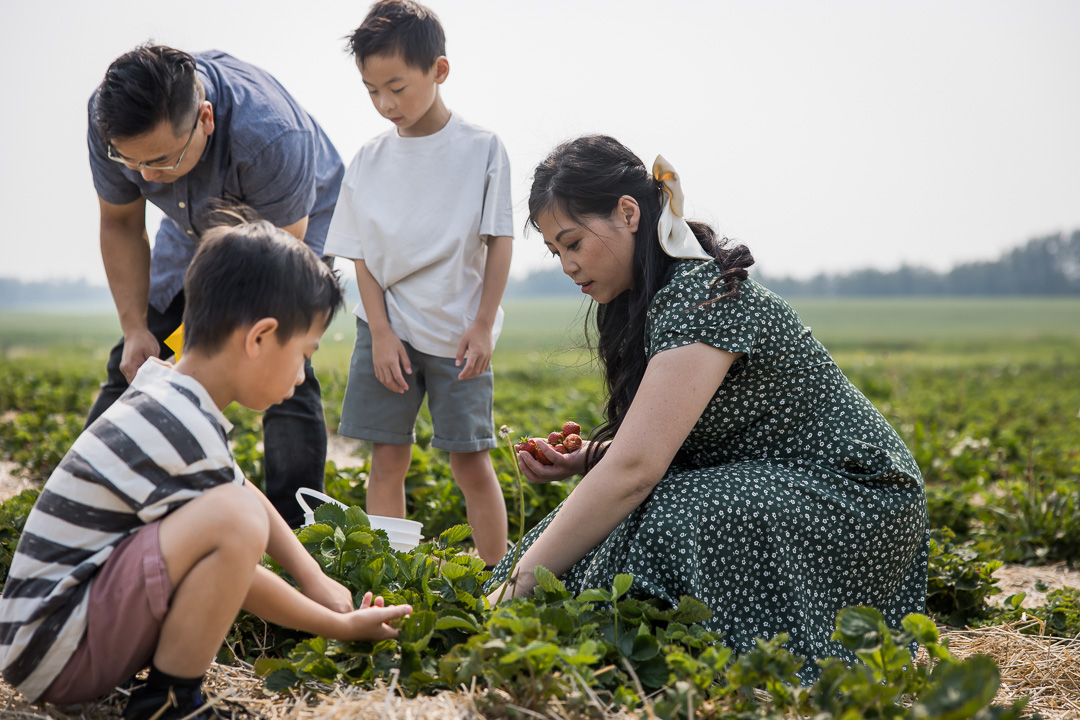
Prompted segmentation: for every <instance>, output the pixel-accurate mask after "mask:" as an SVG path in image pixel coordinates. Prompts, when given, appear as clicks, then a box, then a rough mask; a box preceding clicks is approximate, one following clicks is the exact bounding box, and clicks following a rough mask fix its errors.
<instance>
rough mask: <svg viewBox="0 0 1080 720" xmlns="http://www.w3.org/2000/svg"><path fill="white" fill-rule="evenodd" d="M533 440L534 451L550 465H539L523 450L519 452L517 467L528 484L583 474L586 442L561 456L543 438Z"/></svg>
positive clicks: (587, 444)
mask: <svg viewBox="0 0 1080 720" xmlns="http://www.w3.org/2000/svg"><path fill="white" fill-rule="evenodd" d="M533 440H534V441H535V442H536V451H537V452H541V453H544V457H546V458H547V459H548V460H550V461H551V464H550V465H544V464H542V463H540V462H539V461H538V460H537V459H536V458H534V457H533V456H532V455H530V454H529V453H527V452H525V451H524V450H522V451H521V452H519V453H518V454H517V456H518V467H519V468H521V472H522V474H523V475H525V477H526V478H527V479H528V480H529V482H531V483H549V482H554V481H556V480H565V479H566V478H568V477H573V476H574V475H582V474H584V473H585V450H586V449H587V448H588V447H589V443H588V442H584V443H582V445H581V447H580V448H579V449H578V450H575V451H574V452H572V453H567V454H565V455H563V454H562V453H559V452H556V451H555V448H553V447H551V445H549V444H548V443H547V442H546V441H545V440H544V439H543V438H533Z"/></svg>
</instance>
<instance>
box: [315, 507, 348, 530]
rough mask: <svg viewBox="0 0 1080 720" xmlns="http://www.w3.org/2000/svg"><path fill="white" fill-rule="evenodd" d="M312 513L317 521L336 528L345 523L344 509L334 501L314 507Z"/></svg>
mask: <svg viewBox="0 0 1080 720" xmlns="http://www.w3.org/2000/svg"><path fill="white" fill-rule="evenodd" d="M314 515H315V522H317V523H322V524H324V525H330V526H331V527H337V528H339V527H342V526H343V525H345V511H344V510H342V509H341V508H340V507H339V506H337V505H335V504H334V503H324V504H322V505H320V506H319V507H317V508H315V512H314Z"/></svg>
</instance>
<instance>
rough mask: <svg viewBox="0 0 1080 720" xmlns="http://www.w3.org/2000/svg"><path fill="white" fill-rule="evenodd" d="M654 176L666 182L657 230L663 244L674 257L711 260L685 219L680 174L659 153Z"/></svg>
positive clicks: (653, 167) (653, 169)
mask: <svg viewBox="0 0 1080 720" xmlns="http://www.w3.org/2000/svg"><path fill="white" fill-rule="evenodd" d="M652 171H653V177H654V178H656V180H657V182H660V183H663V188H664V193H665V194H666V195H667V200H666V201H665V202H664V208H663V210H661V212H660V222H658V223H657V225H656V229H657V231H658V232H659V234H660V247H662V248H663V249H664V252H666V253H667V254H668V255H670V256H671V257H674V258H686V259H687V260H712V259H713V258H712V256H711V255H709V253H707V252H705V250H703V249H702V247H701V245H700V244H699V243H698V241H697V237H696V236H695V235H694V231H693V230H691V229H690V226H689V225H687V223H686V220H684V219H683V216H682V214H683V200H684V197H683V191H682V186H681V185H680V184H679V174H678V173H677V172H675V168H674V167H672V165H671V163H669V162H668V161H667V160H665V159H664V156H663V155H657V156H656V162H654V163H653V166H652Z"/></svg>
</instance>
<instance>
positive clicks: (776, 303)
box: [491, 136, 928, 681]
mask: <svg viewBox="0 0 1080 720" xmlns="http://www.w3.org/2000/svg"><path fill="white" fill-rule="evenodd" d="M681 215H682V192H681V189H680V187H679V182H678V176H677V175H676V174H675V172H674V170H673V168H671V167H670V165H668V164H667V163H666V162H665V161H664V160H663V158H657V163H656V165H655V166H654V172H653V173H650V172H649V171H648V170H646V168H645V166H644V165H643V164H642V162H641V160H639V159H638V158H637V157H636V156H635V155H634V154H633V153H631V152H630V151H629V150H628V149H627V148H625V147H623V146H622V145H621V144H619V143H618V142H617V141H615V140H614V139H612V138H609V137H605V136H588V137H582V138H579V139H577V140H574V141H572V142H569V143H566V144H564V145H561V146H559V147H558V148H556V149H555V150H554V151H553V152H552V153H551V155H550V156H549V157H548V158H547V159H546V160H545V161H544V162H543V163H541V164H540V166H539V167H538V168H537V170H536V173H535V176H534V179H533V186H532V192H531V195H530V198H529V222H530V224H531V225H532V226H533V227H534V228H536V229H538V230H539V231H540V232H541V233H542V234H543V237H544V243H545V244H546V245H547V247H548V248H549V249H550V250H551V252H553V253H554V254H556V255H558V256H559V258H560V261H561V263H562V267H563V272H565V273H566V274H567V275H569V276H570V278H571V279H572V280H573V281H574V282H575V283H576V284H577V285H578V286H580V287H581V291H582V292H584V293H586V294H588V295H590V296H591V297H592V298H593V299H594V300H595V301H596V302H597V303H599V305H598V309H597V311H596V330H597V335H598V338H597V351H598V354H599V358H600V362H601V365H602V367H603V369H604V371H605V381H606V386H607V390H608V393H609V399H608V402H607V407H606V411H605V422H604V423H603V424H602V425H601V426H600V427H598V428H597V429H596V431H595V432H594V433H593V436H592V437H593V439H592V442H590V443H587V444H586V445H585V447H583V448H582V449H581V450H580V451H578V452H575V453H573V454H571V455H566V456H563V455H559V454H558V453H555V452H554V451H553V450H551V449H550V448H549V447H546V446H544V445H543V444H541V446H542V451H543V452H544V453H545V455H547V457H548V458H549V459H550V460H551V461H552V462H553V464H552V465H551V466H544V465H541V464H540V463H539V462H537V461H536V460H535V459H533V458H532V457H530V456H529V455H528V454H527V453H524V452H523V453H520V454H519V456H518V461H519V464H520V466H521V468H522V470H523V472H524V473H525V474H526V476H527V477H528V478H529V479H530V480H531V481H533V482H548V481H551V480H556V479H562V478H565V477H569V476H571V475H573V474H577V473H583V474H584V477H583V479H582V480H581V482H580V483H579V484H578V486H577V487H576V488H575V490H574V491H573V492H572V493H571V495H570V497H569V498H567V500H566V501H565V502H564V503H563V504H562V505H561V506H560V507H559V508H557V509H556V510H555V511H553V512H552V513H551V515H549V516H548V517H547V518H546V519H544V520H543V521H542V522H541V523H540V524H539V525H537V526H536V527H535V528H533V530H532V531H530V532H529V533H528V534H527V535H526V536H525V538H524V539H523V540H522V551H523V552H522V554H521V559H520V561H519V563H518V566H517V570H516V571H515V576H516V578H515V579H513V581H512V584H511V588H510V589H508V591H507V593H506V596H508V597H509V596H511V595H529V594H531V592H532V588H533V586H534V585H535V582H536V581H535V577H534V574H533V573H534V570H535V568H536V567H537V566H543V567H545V568H547V569H549V570H551V571H552V572H554V573H555V574H556V575H557V576H560V577H561V578H562V580H563V582H564V583H565V584H566V585H567V587H568V588H569V589H570V590H571V591H574V592H577V591H580V590H582V589H585V588H588V587H609V586H610V585H611V581H612V578H613V576H614V575H615V574H617V573H631V574H633V576H634V585H633V590H632V592H636V593H637V594H639V595H644V596H655V597H659V598H662V599H663V600H666V601H667V602H670V603H677V602H678V600H679V597H680V596H681V595H692V596H694V597H697V598H699V599H700V600H702V601H704V602H705V603H706V604H708V605H709V607H710V608H712V611H713V617H712V618H711V619H710V620H709V621H707V622H706V623H704V624H705V625H706V627H708V629H710V630H712V631H714V632H719V633H722V634H723V636H724V642H725V643H726V644H728V645H729V646H731V647H732V648H734V649H736V650H737V651H745V650H748V649H750V648H752V647H753V645H754V638H756V637H765V638H768V637H772V636H774V635H776V634H777V633H780V632H785V633H788V634H789V635H790V636H791V641H790V643H789V644H788V648H789V649H790V650H791V651H792V652H794V653H796V654H799V655H802V656H804V657H807V658H808V659H811V660H812V659H814V658H820V657H827V656H834V655H840V656H844V655H845V653H844V651H843V650H842V648H841V647H840V645H839V644H838V643H835V642H832V641H830V640H829V637H830V635H831V634H832V632H833V630H834V629H835V621H836V613H837V612H838V611H839V610H840V609H842V608H844V607H847V606H851V605H870V606H874V607H876V608H878V609H879V610H881V611H882V613H883V614H884V616H885V619H886V621H887V622H889V623H890V624H892V625H893V626H899V623H900V620H901V619H902V618H903V616H904V615H906V614H908V613H911V612H921V611H923V609H924V607H925V597H926V566H927V557H928V553H927V542H928V530H927V524H926V497H925V493H924V490H923V486H922V478H921V475H920V473H919V469H918V467H917V466H916V464H915V461H914V459H913V458H912V457H911V454H910V453H909V452H908V450H907V448H906V447H905V446H904V444H903V443H902V442H901V440H900V438H899V437H898V436H897V435H896V433H895V432H894V431H893V429H892V428H891V427H890V426H889V424H888V422H886V420H885V419H884V418H883V417H882V416H881V414H880V413H879V412H878V411H877V410H876V409H875V408H874V407H873V405H871V403H870V402H869V401H868V400H867V399H866V398H865V397H864V396H863V395H862V394H861V393H860V392H859V391H858V390H857V389H856V388H855V387H854V386H853V385H852V384H851V383H850V382H849V381H848V380H847V378H846V377H844V375H843V374H842V373H841V372H840V370H839V369H838V368H837V366H836V365H835V363H834V362H833V361H832V358H831V357H830V356H829V354H828V353H827V352H826V350H825V349H824V348H823V347H822V346H821V344H820V343H818V342H817V340H815V339H814V338H813V337H812V336H811V335H810V330H809V329H808V328H806V327H804V326H803V325H802V323H801V322H800V321H799V318H798V316H797V315H796V314H795V312H794V311H793V310H792V309H791V308H790V307H789V306H788V305H787V303H785V302H784V301H783V300H782V299H780V298H779V297H778V296H776V295H775V294H773V293H771V292H770V291H768V290H766V289H765V288H763V287H762V286H761V285H759V284H758V283H756V282H754V281H753V280H751V279H749V278H748V277H747V272H746V268H747V267H749V266H750V265H751V264H753V258H752V257H751V256H750V253H749V251H748V250H747V249H746V248H745V247H743V246H737V247H734V248H727V247H725V246H724V244H723V243H722V242H720V241H718V240H717V238H716V236H715V234H714V232H713V231H712V229H711V228H709V227H707V226H705V225H702V224H699V223H693V224H690V223H687V222H686V221H684V220H683V219H682V217H681ZM513 555H514V553H513V552H510V553H507V556H506V558H504V560H503V561H502V562H501V563H500V564H499V566H498V567H497V568H496V569H495V572H494V576H493V578H494V580H495V581H501V580H504V579H505V578H506V575H507V573H508V572H509V569H510V564H511V561H512V558H513ZM497 597H498V593H497V592H495V593H492V595H491V598H492V599H493V601H494V598H497ZM817 670H818V668H817V666H816V665H815V664H814V663H813V662H808V663H807V664H806V666H805V667H804V668H803V671H802V676H803V678H804V679H805V680H807V681H810V680H812V679H813V678H814V677H815V676H816V674H817Z"/></svg>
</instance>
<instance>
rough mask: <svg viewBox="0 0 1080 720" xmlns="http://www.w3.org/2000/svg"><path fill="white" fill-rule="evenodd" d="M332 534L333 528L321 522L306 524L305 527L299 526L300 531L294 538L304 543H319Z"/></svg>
mask: <svg viewBox="0 0 1080 720" xmlns="http://www.w3.org/2000/svg"><path fill="white" fill-rule="evenodd" d="M333 534H334V528H332V527H330V526H329V525H325V524H323V523H318V524H315V525H308V526H307V527H304V528H300V532H299V533H297V535H296V538H297V539H298V540H299V541H300V542H301V543H302V544H304V545H307V544H309V543H321V542H322V541H323V540H325V539H326V538H328V537H331V536H332V535H333Z"/></svg>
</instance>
